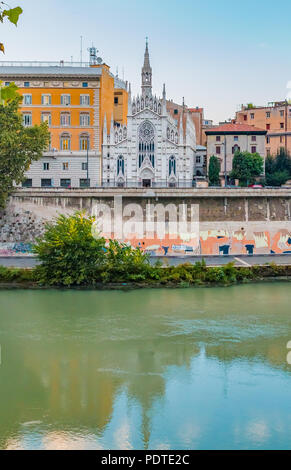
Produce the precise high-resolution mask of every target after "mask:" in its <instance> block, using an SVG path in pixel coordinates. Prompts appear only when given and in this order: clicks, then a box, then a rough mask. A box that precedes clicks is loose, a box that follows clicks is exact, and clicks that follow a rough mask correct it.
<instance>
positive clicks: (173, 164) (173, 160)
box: [169, 156, 176, 176]
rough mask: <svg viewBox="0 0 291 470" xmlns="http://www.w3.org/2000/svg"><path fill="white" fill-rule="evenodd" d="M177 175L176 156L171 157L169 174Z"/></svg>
mask: <svg viewBox="0 0 291 470" xmlns="http://www.w3.org/2000/svg"><path fill="white" fill-rule="evenodd" d="M171 174H174V175H176V158H175V157H174V156H172V157H170V158H169V176H171Z"/></svg>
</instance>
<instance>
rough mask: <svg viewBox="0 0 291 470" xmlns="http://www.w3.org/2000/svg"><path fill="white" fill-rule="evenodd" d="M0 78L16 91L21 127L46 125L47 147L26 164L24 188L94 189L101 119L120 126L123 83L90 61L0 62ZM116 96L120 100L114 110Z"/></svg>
mask: <svg viewBox="0 0 291 470" xmlns="http://www.w3.org/2000/svg"><path fill="white" fill-rule="evenodd" d="M0 80H2V81H3V82H5V84H8V83H11V82H14V83H15V84H16V85H17V86H18V87H19V93H20V94H21V95H22V96H23V102H22V106H21V112H22V114H23V122H24V125H26V126H32V125H35V124H40V123H41V122H42V121H45V122H47V123H48V125H49V130H50V134H51V142H50V148H49V150H48V152H47V153H45V154H44V156H43V158H42V159H41V160H40V161H38V162H34V163H33V164H32V165H31V168H30V170H29V171H28V172H27V182H26V186H33V187H39V186H40V187H41V186H42V187H52V186H54V187H58V186H63V187H80V186H81V187H82V186H88V185H89V184H90V186H91V187H92V186H93V187H94V186H98V185H100V183H101V173H102V170H101V146H102V138H103V122H104V117H105V114H106V116H107V121H108V123H109V125H110V120H111V118H112V116H113V119H114V120H116V122H117V123H120V124H123V123H125V122H126V115H127V84H126V83H125V82H123V81H122V80H120V79H118V78H117V77H114V75H112V73H111V72H110V68H109V66H108V65H106V64H105V63H97V61H95V60H93V63H91V64H88V63H83V64H79V63H78V64H73V63H64V62H60V63H46V64H43V63H36V62H33V63H16V62H14V63H9V65H8V64H7V63H5V62H1V63H0ZM117 93H119V94H120V96H121V98H122V99H121V100H120V103H119V105H118V106H117V107H116V105H115V97H116V94H117ZM123 108H124V109H123ZM108 130H109V129H108ZM88 163H89V164H88ZM87 167H89V170H88V169H87ZM88 180H89V181H88Z"/></svg>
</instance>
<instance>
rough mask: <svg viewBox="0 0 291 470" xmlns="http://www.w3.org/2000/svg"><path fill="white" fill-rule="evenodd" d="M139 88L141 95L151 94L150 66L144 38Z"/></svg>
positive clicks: (147, 47) (147, 45) (147, 46)
mask: <svg viewBox="0 0 291 470" xmlns="http://www.w3.org/2000/svg"><path fill="white" fill-rule="evenodd" d="M141 88H142V95H143V96H151V95H152V68H151V64H150V54H149V44H148V38H146V48H145V53H144V64H143V68H142V71H141Z"/></svg>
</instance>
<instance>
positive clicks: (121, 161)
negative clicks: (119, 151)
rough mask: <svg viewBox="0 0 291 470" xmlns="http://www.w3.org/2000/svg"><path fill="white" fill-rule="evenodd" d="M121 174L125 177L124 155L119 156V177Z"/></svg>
mask: <svg viewBox="0 0 291 470" xmlns="http://www.w3.org/2000/svg"><path fill="white" fill-rule="evenodd" d="M120 173H121V174H122V175H123V176H124V158H123V156H122V155H119V157H118V159H117V175H119V174H120Z"/></svg>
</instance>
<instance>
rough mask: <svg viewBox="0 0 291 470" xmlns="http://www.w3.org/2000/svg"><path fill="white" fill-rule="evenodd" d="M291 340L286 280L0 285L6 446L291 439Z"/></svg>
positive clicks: (246, 444) (2, 444) (284, 444)
mask: <svg viewBox="0 0 291 470" xmlns="http://www.w3.org/2000/svg"><path fill="white" fill-rule="evenodd" d="M289 341H291V290H290V284H288V283H280V282H278V283H272V284H268V283H266V284H249V285H242V286H234V287H230V288H221V287H218V288H210V289H208V288H196V289H195V288H193V289H191V288H189V289H157V290H152V289H144V290H134V291H129V292H121V291H76V290H75V291H60V290H43V291H41V290H35V291H34V290H27V291H26V290H0V344H1V366H0V395H1V400H0V448H1V449H291V365H288V363H287V354H288V349H287V343H288V342H289ZM290 351H291V346H290Z"/></svg>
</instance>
